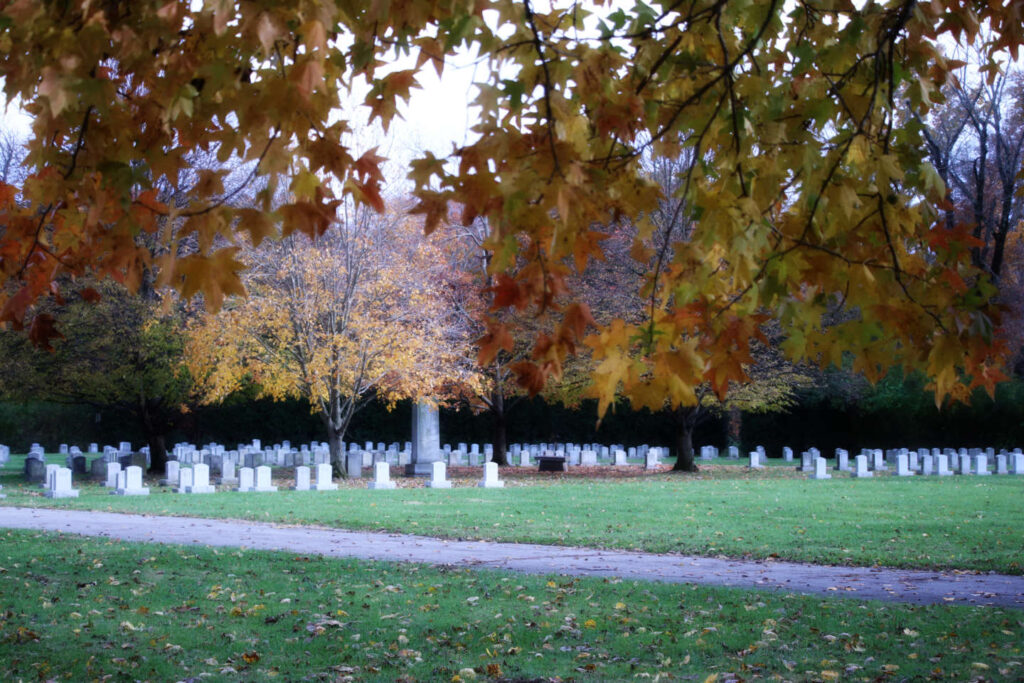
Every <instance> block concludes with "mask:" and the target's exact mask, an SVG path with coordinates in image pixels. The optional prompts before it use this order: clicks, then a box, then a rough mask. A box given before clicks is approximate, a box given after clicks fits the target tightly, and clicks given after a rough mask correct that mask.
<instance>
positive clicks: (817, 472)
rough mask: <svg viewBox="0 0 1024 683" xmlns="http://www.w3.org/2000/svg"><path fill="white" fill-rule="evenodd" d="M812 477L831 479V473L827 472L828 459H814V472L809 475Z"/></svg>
mask: <svg viewBox="0 0 1024 683" xmlns="http://www.w3.org/2000/svg"><path fill="white" fill-rule="evenodd" d="M811 478H812V479H831V478H832V475H831V474H829V473H828V461H827V460H825V458H815V459H814V474H812V475H811Z"/></svg>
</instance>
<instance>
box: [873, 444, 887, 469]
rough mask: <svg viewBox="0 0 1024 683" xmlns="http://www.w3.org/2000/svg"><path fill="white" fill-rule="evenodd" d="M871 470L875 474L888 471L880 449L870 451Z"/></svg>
mask: <svg viewBox="0 0 1024 683" xmlns="http://www.w3.org/2000/svg"><path fill="white" fill-rule="evenodd" d="M871 469H873V470H874V471H875V472H885V471H886V470H888V469H889V468H888V467H887V466H886V464H885V456H884V455H883V453H882V449H880V448H875V449H873V450H872V451H871Z"/></svg>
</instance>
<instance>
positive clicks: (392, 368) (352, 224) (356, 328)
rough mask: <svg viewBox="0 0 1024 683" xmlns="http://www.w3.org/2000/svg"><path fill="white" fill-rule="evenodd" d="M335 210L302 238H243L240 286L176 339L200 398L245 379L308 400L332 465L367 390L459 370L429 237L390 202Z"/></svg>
mask: <svg viewBox="0 0 1024 683" xmlns="http://www.w3.org/2000/svg"><path fill="white" fill-rule="evenodd" d="M343 216H344V220H342V221H340V223H339V225H338V226H336V227H335V228H334V229H333V230H331V231H330V232H328V233H326V234H324V235H321V236H319V237H317V238H315V239H313V240H309V239H306V238H305V237H304V236H302V235H293V236H291V237H288V238H285V239H283V240H274V241H267V242H264V243H263V244H262V245H261V246H260V247H258V248H255V249H251V250H248V252H247V253H246V254H245V255H244V256H243V259H244V260H245V261H246V262H247V263H248V264H249V266H250V267H249V269H248V270H247V272H246V273H245V276H244V282H245V285H246V288H247V289H248V291H249V297H248V298H246V299H239V300H236V299H235V298H232V299H230V300H229V301H228V302H226V304H225V306H224V308H223V309H222V310H221V311H220V312H219V313H218V314H207V315H205V316H203V317H201V318H200V319H198V320H197V321H196V322H195V324H193V325H192V327H191V329H190V334H189V342H188V345H187V349H186V351H187V354H186V355H187V362H188V365H189V367H190V369H191V371H192V374H193V375H194V376H195V377H196V382H197V385H198V388H199V393H200V394H201V395H202V398H203V400H204V401H206V402H217V401H221V400H223V399H224V398H225V397H227V396H228V395H229V394H231V393H233V392H235V391H237V390H238V389H240V388H242V387H244V386H245V385H246V383H249V382H251V383H254V384H255V386H256V387H257V390H258V393H259V394H260V395H262V396H268V397H272V398H274V399H283V398H301V399H305V400H307V401H309V403H310V405H311V406H312V408H313V410H314V411H316V412H317V413H318V414H319V415H320V417H321V419H322V421H323V423H324V427H325V432H326V435H327V441H328V445H329V447H330V451H331V458H332V460H333V462H334V463H335V466H336V467H337V468H338V470H339V471H341V472H345V462H344V453H343V452H342V450H341V445H342V444H341V442H342V439H344V436H345V432H346V430H347V429H348V426H349V423H350V421H351V419H352V416H353V415H354V414H355V412H356V411H357V410H358V409H359V408H361V407H362V406H363V405H364V404H365V403H366V402H367V401H368V400H369V399H371V398H374V397H376V398H379V399H381V400H383V401H385V402H391V403H393V402H394V401H395V400H397V399H400V398H407V397H417V396H421V395H424V396H428V397H429V396H433V395H435V394H437V393H438V392H440V391H442V389H443V387H444V385H445V384H446V383H448V382H453V383H455V382H459V381H460V380H462V379H463V378H462V377H461V374H462V370H463V366H464V365H465V363H460V361H464V360H465V357H466V355H467V354H466V352H465V351H464V350H463V349H462V348H460V344H459V343H458V340H455V339H452V338H451V336H450V335H449V333H448V329H447V328H448V326H447V325H446V320H447V316H446V310H445V307H444V301H443V292H442V289H443V285H444V282H445V277H444V276H445V273H444V272H443V265H442V264H443V259H442V258H441V257H440V255H439V253H438V248H437V245H436V244H434V242H436V240H429V239H426V238H424V237H423V234H422V229H420V226H419V225H418V224H417V223H416V222H415V221H412V220H410V219H409V218H408V216H407V215H405V214H404V212H401V211H386V212H384V213H376V212H374V211H373V210H371V209H369V208H365V207H364V208H360V207H357V206H354V205H351V203H348V206H347V210H346V211H345V212H344V214H343ZM468 345H469V341H468V340H464V341H463V342H462V344H461V346H463V347H465V346H468ZM466 381H467V382H469V383H471V380H470V379H469V378H467V379H466Z"/></svg>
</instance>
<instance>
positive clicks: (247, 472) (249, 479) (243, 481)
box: [237, 467, 256, 493]
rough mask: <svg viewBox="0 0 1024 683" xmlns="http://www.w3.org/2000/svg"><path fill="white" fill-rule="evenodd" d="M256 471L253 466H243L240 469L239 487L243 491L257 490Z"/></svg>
mask: <svg viewBox="0 0 1024 683" xmlns="http://www.w3.org/2000/svg"><path fill="white" fill-rule="evenodd" d="M255 479H256V472H255V471H254V470H253V469H252V468H251V467H243V468H241V469H239V470H238V489H237V490H239V491H242V492H243V493H248V492H250V491H254V490H255V484H254V482H255Z"/></svg>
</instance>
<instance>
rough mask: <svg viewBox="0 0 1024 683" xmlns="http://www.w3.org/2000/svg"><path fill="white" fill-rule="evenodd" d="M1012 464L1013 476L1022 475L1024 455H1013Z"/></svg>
mask: <svg viewBox="0 0 1024 683" xmlns="http://www.w3.org/2000/svg"><path fill="white" fill-rule="evenodd" d="M1012 462H1013V468H1012V472H1013V473H1014V474H1024V454H1022V453H1014V454H1013V460H1012Z"/></svg>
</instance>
